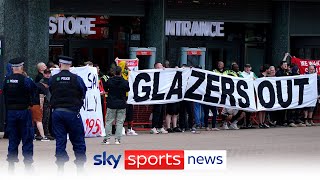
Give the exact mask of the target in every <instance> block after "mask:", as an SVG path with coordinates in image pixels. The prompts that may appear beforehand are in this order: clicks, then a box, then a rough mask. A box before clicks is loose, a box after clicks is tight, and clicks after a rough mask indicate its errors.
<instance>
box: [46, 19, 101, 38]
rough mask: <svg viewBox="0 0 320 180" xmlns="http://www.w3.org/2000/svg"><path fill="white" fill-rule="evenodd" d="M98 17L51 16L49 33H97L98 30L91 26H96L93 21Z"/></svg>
mask: <svg viewBox="0 0 320 180" xmlns="http://www.w3.org/2000/svg"><path fill="white" fill-rule="evenodd" d="M94 21H96V18H84V17H50V18H49V33H50V34H54V33H56V32H57V31H58V34H64V33H67V34H86V35H90V34H96V31H94V30H92V29H91V28H94V27H95V24H93V23H92V22H94Z"/></svg>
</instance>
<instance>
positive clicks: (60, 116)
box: [52, 110, 87, 166]
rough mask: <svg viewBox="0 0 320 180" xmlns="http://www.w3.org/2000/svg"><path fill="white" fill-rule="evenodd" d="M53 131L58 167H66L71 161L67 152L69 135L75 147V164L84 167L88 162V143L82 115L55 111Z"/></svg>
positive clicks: (53, 114)
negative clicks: (65, 164)
mask: <svg viewBox="0 0 320 180" xmlns="http://www.w3.org/2000/svg"><path fill="white" fill-rule="evenodd" d="M52 124H53V131H54V134H55V137H56V155H55V156H56V158H57V161H56V163H57V165H64V163H65V162H67V161H69V156H68V153H67V151H66V146H67V134H69V139H70V141H71V143H72V145H73V151H74V154H75V157H76V160H75V164H76V165H79V166H83V165H84V163H85V162H86V160H87V157H86V143H85V140H84V134H85V131H84V128H83V123H82V119H81V116H80V113H78V112H65V111H57V110H54V111H53V113H52Z"/></svg>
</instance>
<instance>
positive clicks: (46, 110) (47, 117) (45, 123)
mask: <svg viewBox="0 0 320 180" xmlns="http://www.w3.org/2000/svg"><path fill="white" fill-rule="evenodd" d="M50 114H51V109H50V105H49V102H48V101H45V102H44V103H43V117H42V123H43V130H44V135H45V136H50V135H51V134H50V130H49V129H50V127H49V124H50Z"/></svg>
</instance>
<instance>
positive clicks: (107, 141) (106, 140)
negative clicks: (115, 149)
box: [101, 139, 110, 144]
mask: <svg viewBox="0 0 320 180" xmlns="http://www.w3.org/2000/svg"><path fill="white" fill-rule="evenodd" d="M101 144H110V141H109V139H103V141H102V142H101Z"/></svg>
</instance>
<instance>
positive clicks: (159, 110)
mask: <svg viewBox="0 0 320 180" xmlns="http://www.w3.org/2000/svg"><path fill="white" fill-rule="evenodd" d="M164 108H165V105H162V104H155V105H153V111H152V128H154V127H155V128H162V127H163V113H164Z"/></svg>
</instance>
